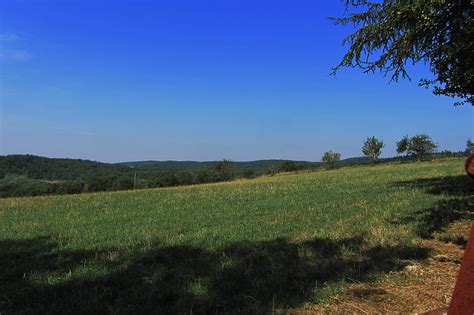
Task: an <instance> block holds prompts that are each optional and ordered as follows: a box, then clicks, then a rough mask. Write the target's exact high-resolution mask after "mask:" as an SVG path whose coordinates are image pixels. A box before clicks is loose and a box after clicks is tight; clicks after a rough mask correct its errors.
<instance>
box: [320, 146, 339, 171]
mask: <svg viewBox="0 0 474 315" xmlns="http://www.w3.org/2000/svg"><path fill="white" fill-rule="evenodd" d="M340 160H341V154H340V153H336V152H332V151H331V150H329V151H327V152H325V153H324V155H323V157H322V159H321V161H323V162H324V163H327V164H328V165H329V166H330V167H334V166H335V164H336V162H338V161H340Z"/></svg>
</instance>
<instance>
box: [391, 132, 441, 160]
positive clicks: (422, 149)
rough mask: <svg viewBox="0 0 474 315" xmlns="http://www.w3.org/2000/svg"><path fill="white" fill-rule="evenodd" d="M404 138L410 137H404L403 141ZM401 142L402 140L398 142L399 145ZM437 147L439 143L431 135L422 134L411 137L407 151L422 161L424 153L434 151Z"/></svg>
mask: <svg viewBox="0 0 474 315" xmlns="http://www.w3.org/2000/svg"><path fill="white" fill-rule="evenodd" d="M404 139H408V137H405V138H403V139H402V141H404ZM399 143H400V142H397V146H398V144H399ZM437 147H438V145H437V144H436V143H434V142H433V140H432V139H431V137H430V136H428V135H424V134H422V135H416V136H413V137H411V138H409V139H408V140H407V146H406V150H405V151H406V152H407V153H408V154H409V155H412V156H414V157H415V158H416V159H417V160H418V161H421V159H422V158H423V156H424V155H426V154H431V153H434V152H435V151H436V148H437ZM397 151H398V149H397ZM405 151H403V152H405ZM403 152H399V153H403Z"/></svg>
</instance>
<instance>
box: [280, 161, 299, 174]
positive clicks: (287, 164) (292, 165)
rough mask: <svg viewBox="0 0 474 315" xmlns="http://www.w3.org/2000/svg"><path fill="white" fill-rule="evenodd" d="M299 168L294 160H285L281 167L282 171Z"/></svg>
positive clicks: (291, 170) (292, 170)
mask: <svg viewBox="0 0 474 315" xmlns="http://www.w3.org/2000/svg"><path fill="white" fill-rule="evenodd" d="M297 170H298V166H297V165H296V163H295V162H293V161H285V162H283V164H282V165H281V166H280V169H279V171H280V172H294V171H297Z"/></svg>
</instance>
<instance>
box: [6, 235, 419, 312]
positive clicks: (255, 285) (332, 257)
mask: <svg viewBox="0 0 474 315" xmlns="http://www.w3.org/2000/svg"><path fill="white" fill-rule="evenodd" d="M427 255H428V250H427V249H426V248H423V247H417V246H407V247H404V246H398V247H390V246H388V247H381V246H377V247H371V246H369V245H368V244H367V243H366V241H365V239H364V237H363V236H355V237H351V238H346V239H341V240H331V239H324V238H315V239H312V240H309V241H305V242H302V243H292V242H290V241H288V240H286V239H275V240H270V241H262V242H256V243H238V244H234V245H230V246H227V247H225V248H222V249H218V250H214V251H210V250H205V249H201V248H197V247H191V246H163V245H162V244H159V243H156V244H153V245H151V246H147V247H146V248H140V249H136V250H132V251H127V252H124V251H120V250H117V249H110V250H105V251H100V252H94V251H67V250H63V249H61V246H59V244H57V243H55V242H54V241H53V240H52V239H49V238H36V239H30V240H4V241H0V283H1V286H0V311H1V312H2V313H3V312H5V313H11V312H15V313H16V312H35V313H44V312H54V313H65V312H73V313H78V312H79V313H89V312H92V313H97V312H101V313H102V312H104V313H124V312H138V313H146V312H154V313H266V312H269V311H271V310H272V309H273V308H274V307H277V308H278V307H291V306H298V305H301V304H302V303H304V302H310V301H313V302H317V301H318V300H319V299H324V297H325V295H326V294H328V293H331V290H334V288H335V287H337V286H338V285H339V286H340V285H341V283H343V281H345V280H347V279H351V280H353V281H369V280H371V279H372V278H373V277H375V276H376V275H377V274H379V273H383V272H388V271H392V270H400V269H401V268H403V267H404V266H405V264H406V260H408V259H412V260H413V259H425V258H426V257H427ZM101 268H102V269H101ZM95 270H105V272H104V271H102V272H98V273H97V272H96V273H94V272H95ZM39 278H41V279H42V281H38V280H35V279H39ZM55 279H56V280H55Z"/></svg>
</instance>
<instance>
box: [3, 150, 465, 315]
mask: <svg viewBox="0 0 474 315" xmlns="http://www.w3.org/2000/svg"><path fill="white" fill-rule="evenodd" d="M473 186H474V185H473V181H472V180H471V179H470V178H468V177H467V176H466V175H465V173H464V170H463V160H462V159H445V160H436V161H432V162H419V163H393V164H384V165H376V166H358V167H347V168H341V169H337V170H328V171H322V170H321V171H314V172H302V173H298V174H283V175H277V176H272V177H261V178H257V179H254V180H239V181H233V182H227V183H219V184H210V185H197V186H187V187H178V188H163V189H153V190H139V191H126V192H112V193H96V194H83V195H70V196H48V197H32V198H11V199H3V200H0V256H1V259H0V313H4V312H5V313H11V312H38V313H44V312H74V313H77V312H80V313H86V312H107V313H124V312H150V311H152V312H157V313H210V312H213V313H238V312H244V313H262V312H264V313H265V312H271V311H272V309H276V308H278V309H282V308H295V307H300V306H303V305H305V304H314V303H323V302H325V301H328V299H330V297H331V296H332V295H333V294H334V293H336V292H340V291H341V290H343V289H344V288H345V287H346V286H347V285H348V284H350V283H352V282H354V281H357V282H371V281H374V280H376V279H378V278H380V276H382V275H384V274H387V273H389V272H390V271H397V270H401V269H403V268H404V267H405V266H406V265H407V263H408V262H410V261H414V260H416V261H423V260H424V259H426V258H427V257H428V255H429V250H428V249H427V248H424V247H423V246H422V245H421V242H420V240H422V239H423V238H429V237H431V236H432V235H433V233H436V232H438V231H442V230H443V228H445V227H447V226H448V225H449V224H450V223H451V222H454V221H457V220H466V219H472V210H473V204H474V203H473V202H474V200H473V196H474V188H473ZM467 210H469V211H468V212H469V214H470V215H471V217H468V216H467V215H466V211H467Z"/></svg>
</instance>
